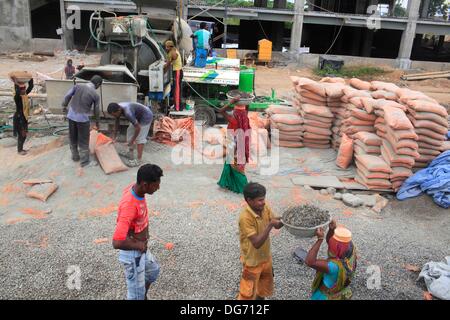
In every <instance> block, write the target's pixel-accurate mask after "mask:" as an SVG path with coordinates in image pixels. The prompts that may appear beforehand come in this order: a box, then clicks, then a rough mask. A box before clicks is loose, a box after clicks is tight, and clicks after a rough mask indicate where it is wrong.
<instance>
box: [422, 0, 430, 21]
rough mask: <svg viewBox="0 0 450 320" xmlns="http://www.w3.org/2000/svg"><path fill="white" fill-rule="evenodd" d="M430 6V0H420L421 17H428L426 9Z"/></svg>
mask: <svg viewBox="0 0 450 320" xmlns="http://www.w3.org/2000/svg"><path fill="white" fill-rule="evenodd" d="M429 8H430V0H422V12H421V14H420V17H421V18H424V19H426V18H428V9H429Z"/></svg>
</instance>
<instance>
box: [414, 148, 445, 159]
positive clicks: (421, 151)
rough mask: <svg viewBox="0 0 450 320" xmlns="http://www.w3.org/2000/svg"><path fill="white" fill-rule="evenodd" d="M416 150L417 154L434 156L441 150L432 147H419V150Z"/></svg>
mask: <svg viewBox="0 0 450 320" xmlns="http://www.w3.org/2000/svg"><path fill="white" fill-rule="evenodd" d="M417 152H419V154H425V155H429V156H435V157H437V156H438V155H440V154H441V151H438V150H433V149H426V148H419V150H417Z"/></svg>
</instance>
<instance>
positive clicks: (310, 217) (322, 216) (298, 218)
mask: <svg viewBox="0 0 450 320" xmlns="http://www.w3.org/2000/svg"><path fill="white" fill-rule="evenodd" d="M329 219H330V214H329V213H328V211H326V210H322V209H320V208H318V207H316V206H311V205H302V206H296V207H290V208H289V209H287V210H286V211H285V212H284V214H283V221H284V222H286V223H287V224H290V225H292V226H295V227H303V228H313V227H315V226H318V225H321V224H323V223H325V222H327V221H328V220H329Z"/></svg>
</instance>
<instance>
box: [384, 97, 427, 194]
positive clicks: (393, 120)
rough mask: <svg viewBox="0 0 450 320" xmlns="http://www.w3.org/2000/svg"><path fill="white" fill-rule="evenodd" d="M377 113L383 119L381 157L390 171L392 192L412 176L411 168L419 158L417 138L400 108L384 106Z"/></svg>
mask: <svg viewBox="0 0 450 320" xmlns="http://www.w3.org/2000/svg"><path fill="white" fill-rule="evenodd" d="M377 113H378V115H380V116H381V117H383V118H384V124H383V125H384V129H385V134H384V137H383V142H382V146H381V156H382V158H383V160H384V161H385V162H386V163H387V164H388V165H389V166H390V167H391V169H392V174H391V176H390V181H391V183H392V188H393V189H394V191H397V190H398V189H399V188H400V187H401V185H402V184H403V181H405V180H406V179H407V178H408V177H410V176H411V175H412V174H413V172H412V168H413V166H414V163H415V160H416V159H417V158H419V153H418V152H417V150H418V148H419V146H418V144H417V140H418V138H419V137H418V136H417V134H416V133H415V132H414V127H413V125H412V123H411V121H409V119H408V117H407V116H406V114H405V112H404V111H403V110H402V109H401V108H396V107H393V106H389V105H385V106H383V107H382V108H381V109H380V110H378V111H377Z"/></svg>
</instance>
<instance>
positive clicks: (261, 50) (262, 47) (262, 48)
mask: <svg viewBox="0 0 450 320" xmlns="http://www.w3.org/2000/svg"><path fill="white" fill-rule="evenodd" d="M258 60H259V61H261V62H269V61H272V42H271V41H269V40H267V39H262V40H259V41H258Z"/></svg>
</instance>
